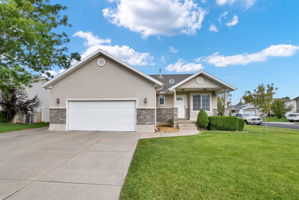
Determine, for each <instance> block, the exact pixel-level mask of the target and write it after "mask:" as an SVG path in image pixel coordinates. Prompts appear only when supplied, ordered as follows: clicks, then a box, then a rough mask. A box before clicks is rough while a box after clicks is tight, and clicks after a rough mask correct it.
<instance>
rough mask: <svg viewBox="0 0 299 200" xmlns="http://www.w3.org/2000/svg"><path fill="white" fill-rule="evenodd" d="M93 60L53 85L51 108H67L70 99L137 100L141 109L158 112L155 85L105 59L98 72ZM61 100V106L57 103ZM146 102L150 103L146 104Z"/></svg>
mask: <svg viewBox="0 0 299 200" xmlns="http://www.w3.org/2000/svg"><path fill="white" fill-rule="evenodd" d="M96 60H97V59H94V60H92V61H90V62H89V63H87V64H86V65H85V66H83V67H81V68H80V69H78V70H77V71H75V72H73V73H72V74H70V75H68V76H67V77H65V78H64V79H62V80H60V81H59V82H57V83H56V84H54V85H53V88H52V89H51V90H50V107H55V108H57V107H62V108H64V107H66V101H67V99H69V98H75V99H102V98H109V99H110V98H111V99H126V98H134V99H136V100H137V107H138V108H155V107H156V91H155V88H154V86H153V83H151V82H149V81H148V80H145V79H144V78H143V77H141V76H139V75H137V74H135V73H134V72H131V71H129V69H127V68H125V67H123V66H121V65H120V64H118V63H116V62H114V61H112V60H110V59H108V58H106V61H107V63H106V65H105V66H104V67H102V68H99V67H98V66H97V64H96ZM57 98H59V99H60V104H59V105H58V104H57V103H56V99H57ZM144 98H147V103H144Z"/></svg>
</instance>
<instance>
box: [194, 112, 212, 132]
mask: <svg viewBox="0 0 299 200" xmlns="http://www.w3.org/2000/svg"><path fill="white" fill-rule="evenodd" d="M196 124H197V126H198V127H199V128H208V125H209V117H208V114H207V113H206V111H204V110H200V111H199V113H198V115H197V120H196Z"/></svg>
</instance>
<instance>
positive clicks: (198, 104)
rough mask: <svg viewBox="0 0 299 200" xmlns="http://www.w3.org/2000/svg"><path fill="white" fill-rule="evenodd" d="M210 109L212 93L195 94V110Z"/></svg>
mask: <svg viewBox="0 0 299 200" xmlns="http://www.w3.org/2000/svg"><path fill="white" fill-rule="evenodd" d="M201 109H202V110H206V111H210V95H207V94H198V95H193V111H197V110H201Z"/></svg>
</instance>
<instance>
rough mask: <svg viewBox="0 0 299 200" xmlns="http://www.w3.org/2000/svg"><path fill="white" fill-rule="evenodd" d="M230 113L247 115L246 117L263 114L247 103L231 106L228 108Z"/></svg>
mask: <svg viewBox="0 0 299 200" xmlns="http://www.w3.org/2000/svg"><path fill="white" fill-rule="evenodd" d="M230 110H231V113H232V114H233V115H235V114H248V115H257V116H261V115H263V113H262V112H261V111H260V110H259V109H258V108H257V107H256V106H255V105H253V104H250V103H247V104H241V103H239V104H237V105H234V106H231V108H230Z"/></svg>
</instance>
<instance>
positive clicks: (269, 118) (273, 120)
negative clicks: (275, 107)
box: [264, 117, 288, 122]
mask: <svg viewBox="0 0 299 200" xmlns="http://www.w3.org/2000/svg"><path fill="white" fill-rule="evenodd" d="M264 121H265V122H288V119H287V118H277V117H266V118H265V119H264Z"/></svg>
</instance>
